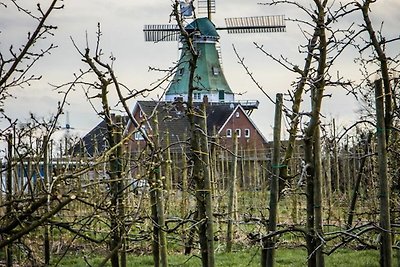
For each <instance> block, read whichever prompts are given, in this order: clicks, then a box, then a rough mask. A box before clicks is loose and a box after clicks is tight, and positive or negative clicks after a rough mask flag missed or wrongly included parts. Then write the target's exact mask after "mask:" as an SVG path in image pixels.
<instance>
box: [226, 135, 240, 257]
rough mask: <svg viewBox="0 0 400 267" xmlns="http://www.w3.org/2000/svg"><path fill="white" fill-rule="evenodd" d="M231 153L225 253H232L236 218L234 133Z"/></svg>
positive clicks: (236, 150)
mask: <svg viewBox="0 0 400 267" xmlns="http://www.w3.org/2000/svg"><path fill="white" fill-rule="evenodd" d="M233 151H234V153H235V154H234V155H233V156H232V162H233V164H232V178H231V179H230V180H229V181H228V185H229V199H228V229H227V233H226V252H228V253H230V252H232V243H233V233H234V231H233V221H234V220H235V218H236V216H235V215H236V209H237V205H235V202H236V201H235V199H236V198H235V196H236V180H237V165H238V139H237V133H236V131H235V132H234V133H233Z"/></svg>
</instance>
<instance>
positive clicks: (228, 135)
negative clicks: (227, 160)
mask: <svg viewBox="0 0 400 267" xmlns="http://www.w3.org/2000/svg"><path fill="white" fill-rule="evenodd" d="M226 137H227V138H232V129H226Z"/></svg>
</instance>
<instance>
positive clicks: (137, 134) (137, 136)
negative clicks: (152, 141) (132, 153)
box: [135, 126, 146, 141]
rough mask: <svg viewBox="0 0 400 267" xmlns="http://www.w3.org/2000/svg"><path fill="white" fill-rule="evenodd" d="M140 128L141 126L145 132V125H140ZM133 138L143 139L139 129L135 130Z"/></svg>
mask: <svg viewBox="0 0 400 267" xmlns="http://www.w3.org/2000/svg"><path fill="white" fill-rule="evenodd" d="M141 128H142V131H143V132H146V127H145V126H142V127H141ZM135 140H137V141H140V140H144V137H143V135H142V133H141V131H139V130H137V132H135Z"/></svg>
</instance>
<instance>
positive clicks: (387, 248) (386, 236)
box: [375, 80, 392, 267]
mask: <svg viewBox="0 0 400 267" xmlns="http://www.w3.org/2000/svg"><path fill="white" fill-rule="evenodd" d="M375 101H376V102H375V104H376V120H377V125H376V130H377V131H376V135H377V143H378V148H377V150H378V171H379V197H380V214H379V218H380V223H379V226H380V228H381V246H380V257H381V258H380V263H381V264H380V266H381V267H390V266H392V237H391V235H392V233H391V226H390V199H389V198H390V189H389V181H388V180H389V178H388V177H389V176H388V170H387V151H386V130H387V129H386V125H385V115H384V112H385V109H384V94H383V90H382V80H376V81H375ZM386 104H389V103H386Z"/></svg>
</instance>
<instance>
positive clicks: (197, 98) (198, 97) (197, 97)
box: [193, 93, 201, 100]
mask: <svg viewBox="0 0 400 267" xmlns="http://www.w3.org/2000/svg"><path fill="white" fill-rule="evenodd" d="M193 99H194V100H201V93H193Z"/></svg>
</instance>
